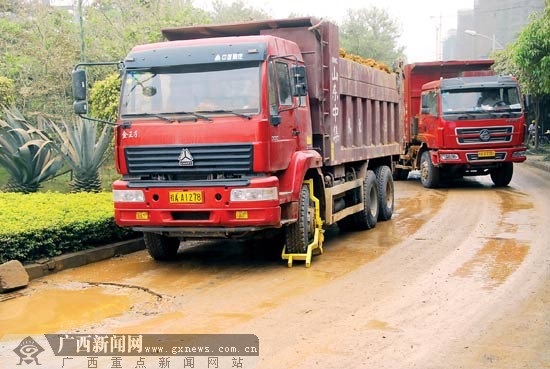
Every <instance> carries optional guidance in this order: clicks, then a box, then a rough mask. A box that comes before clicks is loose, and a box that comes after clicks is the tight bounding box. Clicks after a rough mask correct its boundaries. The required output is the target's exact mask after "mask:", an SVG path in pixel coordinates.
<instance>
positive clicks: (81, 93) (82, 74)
mask: <svg viewBox="0 0 550 369" xmlns="http://www.w3.org/2000/svg"><path fill="white" fill-rule="evenodd" d="M72 78H73V98H74V99H75V101H81V100H86V71H85V70H84V69H79V70H75V71H73V73H72Z"/></svg>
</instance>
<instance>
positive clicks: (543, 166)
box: [524, 159, 550, 172]
mask: <svg viewBox="0 0 550 369" xmlns="http://www.w3.org/2000/svg"><path fill="white" fill-rule="evenodd" d="M524 163H525V164H527V165H529V166H531V167H534V168H537V169H540V170H543V171H545V172H550V162H546V161H540V160H529V159H527V160H526V161H525V162H524Z"/></svg>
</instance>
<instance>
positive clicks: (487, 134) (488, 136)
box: [479, 129, 491, 141]
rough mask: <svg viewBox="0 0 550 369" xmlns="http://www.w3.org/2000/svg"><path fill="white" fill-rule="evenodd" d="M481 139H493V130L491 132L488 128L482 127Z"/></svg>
mask: <svg viewBox="0 0 550 369" xmlns="http://www.w3.org/2000/svg"><path fill="white" fill-rule="evenodd" d="M479 139H480V140H481V141H489V140H490V139H491V132H489V130H488V129H482V130H481V132H479Z"/></svg>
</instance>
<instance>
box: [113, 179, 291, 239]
mask: <svg viewBox="0 0 550 369" xmlns="http://www.w3.org/2000/svg"><path fill="white" fill-rule="evenodd" d="M135 184H136V182H133V183H132V185H131V186H129V183H128V182H126V181H116V182H115V183H114V184H113V190H128V189H132V190H141V191H143V193H144V197H145V201H144V202H136V203H130V202H115V221H116V223H117V224H118V225H119V226H123V227H134V228H143V229H144V230H145V229H159V228H164V227H170V228H172V227H173V228H182V227H183V228H187V227H195V228H196V227H199V228H203V227H204V228H208V227H212V229H214V228H215V229H217V230H219V229H222V228H234V229H244V228H250V229H254V230H256V229H257V228H273V227H279V226H280V224H281V207H280V205H279V199H276V200H266V201H250V202H232V201H231V200H230V194H231V190H232V187H229V186H208V187H203V186H200V187H199V186H196V187H192V186H189V187H184V188H182V187H167V186H166V183H163V184H162V186H156V187H154V186H148V187H145V186H144V187H141V188H140V187H137V186H136V185H135ZM148 184H150V183H148ZM278 185H279V181H278V179H277V177H263V178H254V179H251V180H250V183H249V185H248V186H246V187H238V188H266V187H277V188H278ZM190 191H194V192H200V193H201V196H202V202H201V203H172V202H171V201H170V193H174V192H190Z"/></svg>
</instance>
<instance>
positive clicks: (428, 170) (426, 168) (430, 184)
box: [420, 151, 439, 188]
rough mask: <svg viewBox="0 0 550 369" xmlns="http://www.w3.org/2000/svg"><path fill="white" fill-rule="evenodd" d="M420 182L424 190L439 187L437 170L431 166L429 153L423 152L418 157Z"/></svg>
mask: <svg viewBox="0 0 550 369" xmlns="http://www.w3.org/2000/svg"><path fill="white" fill-rule="evenodd" d="M420 182H422V186H424V187H426V188H435V187H437V186H439V168H436V167H435V166H434V165H433V163H432V158H431V157H430V152H429V151H424V152H423V153H422V156H420Z"/></svg>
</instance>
